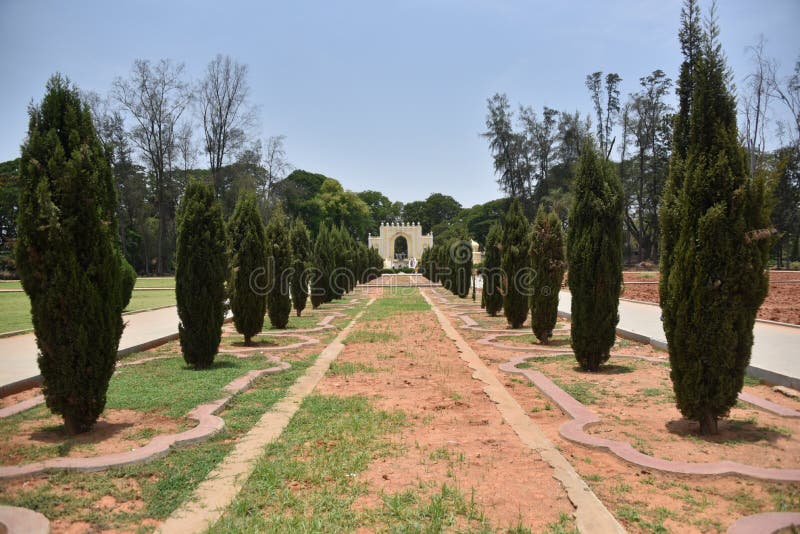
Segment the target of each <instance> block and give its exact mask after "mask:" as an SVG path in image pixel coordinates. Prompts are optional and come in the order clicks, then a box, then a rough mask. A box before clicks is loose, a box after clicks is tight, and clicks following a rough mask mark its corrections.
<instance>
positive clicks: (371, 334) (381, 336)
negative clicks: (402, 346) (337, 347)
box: [344, 326, 400, 345]
mask: <svg viewBox="0 0 800 534" xmlns="http://www.w3.org/2000/svg"><path fill="white" fill-rule="evenodd" d="M398 339H400V336H398V335H397V334H395V333H394V332H390V331H389V329H388V327H386V328H385V329H382V330H377V329H369V330H367V328H366V327H364V326H362V327H361V329H359V330H356V331H355V332H352V333H350V334H349V335H348V336H347V337H346V338H345V340H344V343H345V345H347V344H349V343H388V342H390V341H397V340H398Z"/></svg>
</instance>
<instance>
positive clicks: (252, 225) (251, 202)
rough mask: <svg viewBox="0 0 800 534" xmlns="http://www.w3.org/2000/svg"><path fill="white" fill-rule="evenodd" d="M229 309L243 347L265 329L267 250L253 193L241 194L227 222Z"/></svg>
mask: <svg viewBox="0 0 800 534" xmlns="http://www.w3.org/2000/svg"><path fill="white" fill-rule="evenodd" d="M228 242H229V247H230V262H231V268H230V277H231V279H230V306H231V311H232V312H233V324H234V326H235V327H236V331H237V332H239V333H240V334H242V335H243V336H244V343H245V345H250V344H251V339H252V337H253V336H254V335H256V334H258V333H259V332H261V330H262V328H264V314H265V313H266V311H267V299H266V290H267V289H269V288H268V287H264V286H266V285H267V284H266V268H267V247H266V238H265V235H264V224H263V223H262V222H261V215H260V213H259V211H258V203H257V201H256V197H255V195H254V194H253V193H243V194H242V195H241V196H240V197H239V200H238V201H237V202H236V207H235V208H234V210H233V214H232V215H231V219H230V221H229V222H228Z"/></svg>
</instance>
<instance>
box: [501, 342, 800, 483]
mask: <svg viewBox="0 0 800 534" xmlns="http://www.w3.org/2000/svg"><path fill="white" fill-rule="evenodd" d="M619 356H621V355H617V357H619ZM625 356H627V357H629V358H637V357H636V356H633V355H625ZM534 357H536V356H531V355H523V356H517V357H514V358H512V359H511V360H509V361H508V362H506V363H504V364H501V365H500V366H499V369H500V370H501V371H503V372H506V373H516V374H521V375H523V376H525V377H526V378H527V379H528V380H530V381H531V382H532V383H533V384H534V385H535V386H536V387H537V388H539V390H540V391H541V392H542V393H544V394H545V395H546V396H547V397H549V398H550V399H551V400H552V401H553V402H555V403H556V404H557V405H558V406H559V407H560V408H561V409H562V410H564V412H566V413H567V415H569V416H570V417H571V418H572V420H571V421H567V422H566V423H564V424H563V425H561V428H559V434H561V435H562V436H563V437H564V438H566V439H568V440H570V441H574V442H575V443H578V444H581V445H585V446H588V447H593V448H598V449H607V450H609V451H610V452H612V453H614V454H616V455H617V456H618V457H620V458H621V459H623V460H625V461H626V462H629V463H631V464H634V465H636V466H639V467H644V468H647V469H655V470H658V471H665V472H668V473H676V474H683V475H729V474H732V475H744V476H748V477H752V478H757V479H761V480H768V481H775V482H800V469H776V468H766V467H755V466H751V465H745V464H740V463H738V462H730V461H727V460H725V461H721V462H709V463H695V462H680V461H672V460H663V459H661V458H656V457H653V456H650V455H647V454H644V453H642V452H640V451H638V450H636V449H634V448H633V446H631V444H630V443H629V442H622V441H617V440H612V439H605V438H601V437H598V436H595V435H592V434H588V433H587V432H586V428H587V427H589V426H592V425H594V424H597V423H599V422H600V417H598V416H597V414H595V413H594V412H593V411H591V410H589V409H588V408H587V407H586V406H584V405H583V404H581V403H580V402H578V401H577V400H575V399H574V398H572V397H571V396H570V395H569V394H567V393H566V392H565V391H564V390H563V389H561V388H560V387H558V386H557V385H556V384H555V383H554V382H553V381H552V380H550V379H549V378H548V377H547V376H545V375H544V374H543V373H541V372H540V371H534V370H531V369H519V368H518V367H517V365H519V364H520V363H522V362H524V361H525V360H528V359H530V358H534ZM639 358H641V359H648V360H655V361H662V360H658V359H656V358H649V357H639ZM750 397H751V398H757V397H755V396H752V395H751V396H750ZM740 398H741V397H740ZM742 400H745V401H747V402H750V401H749V400H747V399H742ZM761 400H762V401H764V402H762V403H760V404H757V406H759V407H760V408H762V409H769V408H768V406H769V405H770V404H774V403H770V402H769V401H766V400H765V399H761ZM767 403H769V404H767ZM787 410H788V408H787ZM770 411H771V410H770ZM792 412H794V413H795V414H796V415H791V416H790V417H800V412H797V411H795V410H792ZM777 415H782V414H781V413H778V414H777Z"/></svg>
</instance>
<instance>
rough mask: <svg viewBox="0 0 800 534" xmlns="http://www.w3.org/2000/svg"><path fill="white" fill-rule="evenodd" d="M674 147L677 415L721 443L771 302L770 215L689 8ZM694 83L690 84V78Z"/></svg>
mask: <svg viewBox="0 0 800 534" xmlns="http://www.w3.org/2000/svg"><path fill="white" fill-rule="evenodd" d="M682 18H683V20H682V29H681V34H680V37H681V44H682V49H683V52H684V60H685V61H684V66H683V67H682V69H681V79H680V81H679V84H680V86H679V89H678V92H679V94H680V95H682V96H683V95H684V94H686V93H688V92H689V90H691V98H686V99H684V98H682V99H681V109H680V110H679V113H678V116H679V120H676V134H675V141H674V143H675V146H674V148H673V153H672V161H671V163H670V175H669V177H668V183H667V186H666V188H665V199H664V203H663V205H662V208H661V218H662V221H663V222H662V234H661V243H662V251H663V255H662V258H661V295H660V299H661V307H662V312H663V323H664V331H665V333H666V337H667V342H668V344H669V356H670V366H671V371H670V376H671V378H672V383H673V390H674V391H675V397H676V401H677V405H678V408H679V409H680V411H681V413H682V414H683V415H684V416H685V417H686V418H688V419H691V420H694V421H698V422H699V424H700V432H701V433H702V434H715V433H717V431H718V428H717V424H718V420H719V418H721V417H725V416H726V415H727V414H728V412H729V410H730V408H731V407H732V406H733V405H734V404H736V399H737V396H738V394H739V392H740V391H741V389H742V386H743V382H744V376H745V370H746V368H747V366H748V364H749V362H750V352H751V348H752V344H753V324H754V322H755V318H756V313H757V311H758V308H759V306H760V305H761V303H762V301H763V300H764V298H765V296H766V294H767V288H768V278H767V274H766V273H765V268H766V265H767V259H768V255H769V247H770V241H771V239H770V236H771V232H770V229H769V227H770V224H769V209H768V206H767V203H766V202H765V191H764V181H763V179H762V178H760V177H756V178H752V179H751V178H750V177H749V173H748V170H747V169H748V166H747V161H746V160H747V155H746V152H745V150H744V149H743V148H742V147H741V145H740V144H739V141H738V131H737V126H736V105H735V100H734V97H733V95H732V93H731V91H730V89H729V87H728V83H729V74H728V70H727V67H726V65H725V60H724V57H723V54H722V51H721V47H720V45H719V42H718V28H717V26H716V21H715V19H714V13H713V12H712V14H711V22H710V25H709V27H708V30H707V31H705V32H703V33H701V34H700V36H699V37H698V35H697V34H698V32H700V30H699V29H698V26H697V24H698V22H697V19H698V18H699V17H698V16H697V8H696V5H695V3H694V2H693V1H688V2H686V7H685V8H684V11H683V13H682ZM684 73H686V76H684Z"/></svg>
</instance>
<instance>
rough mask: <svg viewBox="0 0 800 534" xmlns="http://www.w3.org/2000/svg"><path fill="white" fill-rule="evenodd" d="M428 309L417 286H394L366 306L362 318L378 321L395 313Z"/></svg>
mask: <svg viewBox="0 0 800 534" xmlns="http://www.w3.org/2000/svg"><path fill="white" fill-rule="evenodd" d="M430 309H431V308H430V306H428V303H427V302H425V299H424V298H422V295H421V294H420V293H419V290H418V289H417V288H395V289H394V290H391V291H386V292H384V294H383V297H382V298H379V299H378V300H376V301H375V303H374V304H373V305H372V306H370V307H369V308H367V311H366V312H365V313H364V318H363V320H364V321H380V320H382V319H386V318H388V317H393V316H395V315H401V314H404V313H411V312H419V311H427V310H430Z"/></svg>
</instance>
